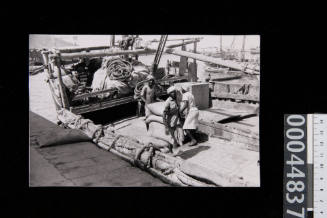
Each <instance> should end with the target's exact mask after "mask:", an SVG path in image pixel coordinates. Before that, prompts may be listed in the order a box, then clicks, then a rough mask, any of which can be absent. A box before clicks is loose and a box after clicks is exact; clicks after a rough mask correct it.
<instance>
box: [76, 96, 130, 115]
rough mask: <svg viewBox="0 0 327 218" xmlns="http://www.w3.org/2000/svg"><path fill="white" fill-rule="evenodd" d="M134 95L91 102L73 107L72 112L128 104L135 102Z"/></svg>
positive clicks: (80, 112) (91, 110) (77, 112)
mask: <svg viewBox="0 0 327 218" xmlns="http://www.w3.org/2000/svg"><path fill="white" fill-rule="evenodd" d="M135 101H136V100H135V99H134V96H128V97H122V98H118V99H110V100H108V101H102V102H99V103H91V104H86V105H81V106H76V107H72V108H71V112H73V113H75V114H83V113H87V112H93V111H98V110H102V109H106V108H111V107H116V106H119V105H122V104H128V103H132V102H135Z"/></svg>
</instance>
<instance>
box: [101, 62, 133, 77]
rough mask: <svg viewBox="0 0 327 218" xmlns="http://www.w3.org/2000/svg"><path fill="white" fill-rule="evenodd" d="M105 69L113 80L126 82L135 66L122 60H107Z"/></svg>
mask: <svg viewBox="0 0 327 218" xmlns="http://www.w3.org/2000/svg"><path fill="white" fill-rule="evenodd" d="M104 67H105V68H106V69H107V74H108V76H109V78H110V79H112V80H119V81H126V80H127V79H129V78H130V77H131V74H132V71H133V66H132V64H131V63H130V62H128V61H126V60H124V59H122V58H112V59H108V60H106V62H105V64H104Z"/></svg>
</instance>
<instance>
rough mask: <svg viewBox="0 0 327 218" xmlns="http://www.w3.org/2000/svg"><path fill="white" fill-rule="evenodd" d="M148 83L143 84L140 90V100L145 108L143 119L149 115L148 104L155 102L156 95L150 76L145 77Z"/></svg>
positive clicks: (152, 79)
mask: <svg viewBox="0 0 327 218" xmlns="http://www.w3.org/2000/svg"><path fill="white" fill-rule="evenodd" d="M147 80H148V82H147V83H145V84H144V86H143V88H142V90H141V100H142V101H143V102H144V107H145V117H148V116H149V115H150V110H149V108H148V104H151V103H153V102H155V99H156V95H155V94H156V93H155V88H154V86H155V81H154V77H153V76H152V75H149V76H148V77H147Z"/></svg>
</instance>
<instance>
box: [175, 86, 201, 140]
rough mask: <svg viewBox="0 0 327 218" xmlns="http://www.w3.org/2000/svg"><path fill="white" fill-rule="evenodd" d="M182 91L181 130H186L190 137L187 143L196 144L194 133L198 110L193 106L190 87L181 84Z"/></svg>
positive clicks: (193, 101)
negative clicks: (183, 116)
mask: <svg viewBox="0 0 327 218" xmlns="http://www.w3.org/2000/svg"><path fill="white" fill-rule="evenodd" d="M182 93H183V98H182V106H181V107H180V109H179V110H180V113H183V114H185V121H184V125H183V130H184V131H185V132H186V134H187V136H188V137H190V138H191V141H190V142H189V143H188V145H189V146H194V145H196V144H197V141H196V139H195V137H194V135H195V131H196V129H197V127H198V123H199V110H198V108H197V107H196V106H195V100H194V96H193V94H192V93H191V92H190V87H189V86H185V85H183V86H182Z"/></svg>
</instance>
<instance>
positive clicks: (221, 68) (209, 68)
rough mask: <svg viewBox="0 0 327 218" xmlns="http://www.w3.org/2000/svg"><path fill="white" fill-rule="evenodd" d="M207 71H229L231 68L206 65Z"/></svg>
mask: <svg viewBox="0 0 327 218" xmlns="http://www.w3.org/2000/svg"><path fill="white" fill-rule="evenodd" d="M204 70H205V71H206V72H209V73H227V72H228V70H229V68H227V67H218V68H217V67H206V68H205V69H204Z"/></svg>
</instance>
